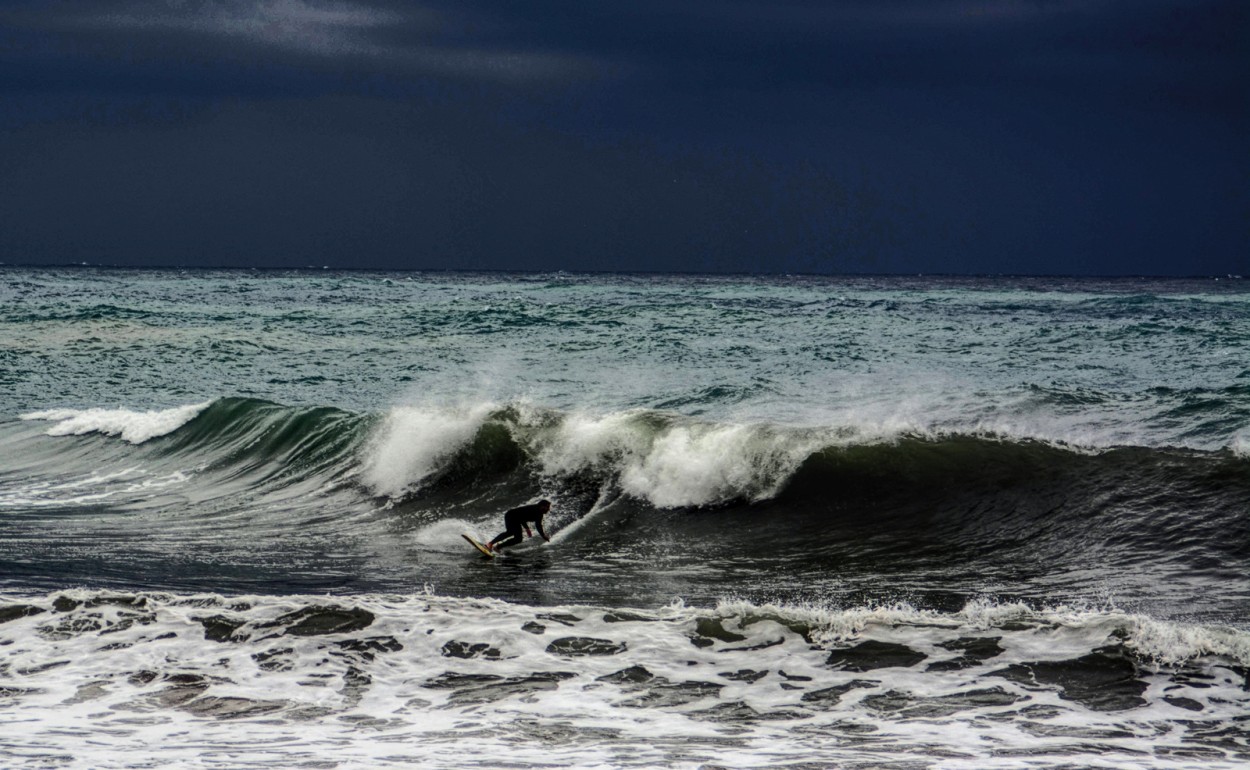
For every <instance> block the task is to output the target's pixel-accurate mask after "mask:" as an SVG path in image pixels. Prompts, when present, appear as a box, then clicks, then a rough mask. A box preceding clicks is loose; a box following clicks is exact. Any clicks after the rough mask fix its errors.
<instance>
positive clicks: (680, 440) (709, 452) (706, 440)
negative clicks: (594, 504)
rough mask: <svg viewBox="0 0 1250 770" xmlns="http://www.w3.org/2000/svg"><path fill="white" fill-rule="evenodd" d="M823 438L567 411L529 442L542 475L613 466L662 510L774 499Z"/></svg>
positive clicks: (624, 484)
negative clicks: (736, 501)
mask: <svg viewBox="0 0 1250 770" xmlns="http://www.w3.org/2000/svg"><path fill="white" fill-rule="evenodd" d="M651 421H654V423H658V424H653V423H652V422H651ZM826 440H827V439H826V437H820V438H817V437H816V435H815V434H814V433H813V432H811V431H803V430H800V429H777V428H773V427H770V426H766V425H761V424H742V423H727V424H715V423H702V422H695V421H690V420H684V419H681V418H677V417H674V416H670V417H668V418H664V419H657V416H656V415H654V414H650V415H649V414H648V413H646V412H642V411H630V412H614V413H609V414H606V415H601V416H593V415H587V414H582V413H574V414H570V415H567V416H566V417H565V418H564V419H562V420H560V421H559V422H558V424H557V425H556V426H555V427H554V428H551V429H547V430H541V429H540V430H539V431H538V432H537V435H535V436H534V437H533V438H532V439H531V441H532V443H533V445H534V451H535V455H536V459H537V461H538V463H539V466H540V467H541V468H542V471H543V473H544V474H546V475H550V476H558V475H566V474H570V473H575V472H577V471H580V470H584V469H590V468H597V469H600V470H603V471H612V472H614V473H615V475H616V476H617V480H618V482H619V483H620V485H621V489H622V490H624V491H625V492H626V493H628V494H630V495H633V496H634V497H637V498H640V499H643V500H647V501H648V502H650V503H651V504H652V505H655V506H657V507H660V508H676V507H683V506H697V505H709V504H713V503H718V502H724V501H727V500H731V499H734V498H738V497H747V498H750V499H754V500H759V499H765V498H768V497H771V496H772V495H774V494H776V491H777V489H778V488H779V487H780V486H781V484H783V483H784V482H785V480H786V479H787V478H788V477H789V476H790V475H791V474H792V473H793V472H794V471H795V470H796V469H797V468H798V466H799V464H800V463H802V462H803V460H804V459H805V458H806V457H807V456H808V455H809V454H810V453H811V452H813V451H815V450H816V449H818V448H819V447H820V446H821V445H822V444H823V443H824V442H825V441H826Z"/></svg>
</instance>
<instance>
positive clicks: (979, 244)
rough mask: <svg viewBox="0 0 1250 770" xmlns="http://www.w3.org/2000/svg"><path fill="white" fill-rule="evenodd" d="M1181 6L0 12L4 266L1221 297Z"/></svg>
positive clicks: (1191, 29) (1230, 223) (1235, 210)
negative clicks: (882, 279)
mask: <svg viewBox="0 0 1250 770" xmlns="http://www.w3.org/2000/svg"><path fill="white" fill-rule="evenodd" d="M1248 24H1250V14H1248V13H1247V10H1246V9H1245V6H1244V4H1242V3H1239V2H1216V1H1204V0H1197V1H1192V0H1187V1H1185V2H1181V1H1180V0H1135V1H1134V2H1118V1H1116V0H1103V1H1099V0H1087V1H1086V2H1068V1H1066V0H1053V1H1051V2H1041V1H1037V2H1028V1H1026V0H1000V1H998V2H975V1H969V0H927V1H924V2H922V1H920V0H875V1H874V2H861V1H859V0H851V1H847V2H822V3H805V2H788V3H786V2H782V3H749V2H719V3H712V2H686V3H674V2H671V0H670V1H668V2H646V1H644V2H633V3H624V4H617V5H609V4H604V3H586V2H570V1H567V0H534V1H533V2H527V3H514V2H496V3H492V2H427V3H410V2H385V1H381V0H379V1H373V2H361V1H348V0H337V1H329V0H326V1H319V0H268V1H263V0H250V1H245V0H219V1H217V2H210V1H208V0H197V1H191V0H186V1H181V2H180V1H178V0H168V1H167V2H100V1H99V0H95V1H94V2H85V1H78V0H68V1H63V2H7V3H0V99H3V104H2V105H0V131H3V134H2V135H0V140H2V141H3V145H2V146H0V175H3V176H4V177H5V178H6V179H7V180H8V183H7V184H5V185H4V186H3V188H0V218H2V219H0V226H2V227H3V230H0V259H3V260H5V261H9V262H23V261H37V262H57V261H70V260H74V261H82V260H87V261H92V262H128V263H139V264H253V263H256V264H294V265H299V264H327V263H328V264H335V265H340V266H378V267H453V268H454V267H473V268H509V267H515V268H536V269H552V268H565V269H573V268H579V267H584V268H592V269H675V270H681V269H700V270H704V269H711V270H768V271H779V270H781V271H784V270H816V271H839V270H885V271H893V270H904V271H926V272H932V271H945V272H1086V273H1089V272H1115V273H1123V272H1131V273H1157V272H1163V273H1204V272H1231V271H1236V272H1245V271H1246V269H1247V268H1246V265H1245V263H1246V261H1247V258H1246V254H1247V253H1248V251H1250V234H1248V233H1247V227H1246V224H1245V223H1246V217H1247V212H1248V211H1250V201H1248V197H1250V193H1248V192H1247V188H1248V187H1250V184H1248V183H1247V161H1246V158H1247V157H1250V152H1248V151H1250V142H1248V141H1247V128H1248V123H1247V109H1248V104H1247V102H1248V100H1247V93H1246V86H1245V84H1244V75H1243V74H1242V73H1244V71H1246V65H1247V64H1250V54H1248V51H1247V47H1248V44H1247V38H1248V34H1250V32H1248V29H1247V26H1248Z"/></svg>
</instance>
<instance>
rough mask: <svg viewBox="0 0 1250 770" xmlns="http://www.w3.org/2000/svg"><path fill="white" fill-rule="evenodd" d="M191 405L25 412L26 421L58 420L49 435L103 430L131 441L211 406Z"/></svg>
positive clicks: (169, 428) (170, 429) (175, 425)
mask: <svg viewBox="0 0 1250 770" xmlns="http://www.w3.org/2000/svg"><path fill="white" fill-rule="evenodd" d="M211 404H212V402H211V401H205V402H204V403H202V404H190V405H187V406H179V407H174V408H173V409H154V410H149V411H144V412H140V411H134V410H130V409H47V410H44V411H40V412H30V413H28V414H23V415H22V416H21V419H23V420H49V421H51V422H55V423H57V424H56V425H53V426H52V427H51V428H48V430H47V431H45V433H46V434H47V435H49V436H81V435H84V434H87V433H103V434H104V435H106V436H119V437H120V438H121V439H122V440H123V441H129V442H130V443H131V444H142V443H143V442H145V441H147V440H149V439H153V438H156V437H158V436H164V435H167V434H170V433H173V432H174V431H176V430H178V429H179V428H181V427H182V426H183V425H186V424H187V423H188V422H190V421H191V420H193V419H195V418H196V417H197V416H198V415H199V414H200V412H203V411H204V410H205V409H207V408H208V407H209V405H211Z"/></svg>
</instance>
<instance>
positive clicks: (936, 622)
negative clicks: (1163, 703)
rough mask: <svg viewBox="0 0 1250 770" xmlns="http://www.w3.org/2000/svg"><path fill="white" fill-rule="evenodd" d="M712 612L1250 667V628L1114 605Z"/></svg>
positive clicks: (733, 605)
mask: <svg viewBox="0 0 1250 770" xmlns="http://www.w3.org/2000/svg"><path fill="white" fill-rule="evenodd" d="M709 614H711V615H713V616H716V617H721V618H734V619H737V620H738V622H739V623H740V624H750V623H752V622H756V621H758V620H760V619H765V618H773V619H776V620H778V621H780V622H781V623H782V625H786V626H789V627H800V628H803V629H805V630H806V631H807V635H808V638H810V639H811V640H812V641H813V642H815V643H816V644H819V645H821V646H823V647H835V646H839V645H843V644H845V643H847V642H849V641H853V640H858V639H860V638H861V637H863V636H864V635H865V634H871V633H872V632H873V630H874V629H905V628H909V629H923V628H932V629H941V628H945V629H949V630H958V631H959V632H960V633H971V632H991V631H996V630H997V631H1002V630H1004V629H1019V628H1035V629H1050V631H1049V634H1050V635H1051V636H1052V637H1053V641H1055V642H1057V641H1058V640H1060V639H1067V640H1068V642H1069V643H1072V642H1079V643H1080V644H1088V645H1090V646H1091V647H1092V646H1097V645H1098V644H1099V643H1102V642H1104V641H1106V640H1109V639H1119V640H1122V642H1123V644H1124V645H1125V646H1126V647H1127V648H1128V649H1130V650H1132V651H1133V652H1134V653H1136V654H1137V655H1138V656H1140V657H1141V658H1142V659H1143V660H1148V661H1151V662H1153V663H1154V664H1156V665H1159V666H1168V667H1177V666H1183V665H1184V664H1187V663H1192V662H1193V661H1196V660H1201V659H1204V658H1214V659H1222V660H1226V661H1229V662H1231V663H1233V664H1236V665H1239V666H1248V665H1250V633H1248V632H1246V631H1244V630H1236V629H1233V628H1228V627H1224V626H1213V625H1196V624H1190V623H1180V622H1175V621H1169V620H1159V619H1156V618H1152V617H1149V616H1147V615H1140V614H1134V613H1129V612H1123V611H1120V610H1117V609H1115V608H1113V607H1107V608H1084V607H1072V606H1067V605H1057V606H1053V607H1042V608H1036V607H1031V606H1029V605H1028V604H1025V603H1024V602H997V601H993V600H989V599H973V600H971V601H969V602H967V603H966V604H965V605H964V606H963V608H962V609H960V610H959V611H957V612H946V611H941V610H933V609H917V608H916V607H913V606H912V605H911V604H909V603H907V602H893V603H883V604H871V603H870V604H864V605H859V606H855V607H848V608H843V609H830V608H828V607H824V606H819V605H792V604H781V605H777V604H755V603H752V602H749V601H745V600H723V601H721V602H719V603H718V604H717V606H716V608H715V610H713V611H710V612H709Z"/></svg>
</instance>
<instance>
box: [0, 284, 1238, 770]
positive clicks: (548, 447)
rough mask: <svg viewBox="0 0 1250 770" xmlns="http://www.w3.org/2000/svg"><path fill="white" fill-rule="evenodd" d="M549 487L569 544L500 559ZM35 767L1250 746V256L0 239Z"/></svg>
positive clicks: (26, 722) (8, 509) (15, 576)
mask: <svg viewBox="0 0 1250 770" xmlns="http://www.w3.org/2000/svg"><path fill="white" fill-rule="evenodd" d="M539 497H546V498H549V499H551V500H552V501H553V503H554V507H553V510H552V512H551V514H550V515H549V517H548V522H547V527H548V530H549V531H551V532H552V533H553V537H552V541H551V542H550V543H542V542H541V541H533V540H531V541H527V543H526V544H524V545H522V546H518V547H517V548H515V549H514V550H513V551H512V552H511V553H510V554H509V555H507V556H505V557H501V558H498V559H494V560H488V559H484V558H482V557H481V556H480V555H478V554H477V553H476V552H475V551H473V550H472V549H471V548H470V547H469V546H468V545H467V544H466V543H465V542H464V541H463V540H462V539H461V537H460V535H461V534H462V533H466V532H467V533H471V534H475V535H477V536H479V537H484V538H489V537H491V536H493V535H494V534H496V533H497V532H498V531H499V530H500V529H501V528H502V516H501V513H502V511H503V510H505V509H507V508H509V507H512V506H515V505H519V504H522V503H525V502H529V501H532V500H534V499H537V498H539ZM0 724H2V725H4V729H3V730H0V766H3V767H14V768H16V767H40V768H45V767H67V768H139V767H143V768H151V767H231V768H245V767H264V768H272V767H283V768H300V767H307V768H378V767H474V766H477V767H586V768H591V767H604V768H607V767H655V766H665V767H678V768H707V769H708V770H713V768H752V767H804V768H809V767H838V768H900V769H901V768H908V769H911V768H985V767H1002V768H1072V767H1082V768H1084V767H1103V768H1239V767H1245V766H1247V765H1250V283H1247V282H1246V281H1244V280H1240V279H1236V278H1231V277H1224V278H1222V279H1215V278H1210V279H1192V280H1145V279H1120V280H1092V279H1081V280H1076V279H1010V278H967V279H958V278H927V277H915V278H903V277H893V278H811V277H770V278H752V277H741V276H738V277H714V278H713V277H690V276H686V277H683V276H645V275H565V274H542V275H535V274H455V273H453V274H420V273H363V272H362V273H357V272H351V273H340V272H330V271H311V270H310V271H296V272H266V271H175V270H168V271H127V270H104V269H65V270H46V269H20V268H3V269H0Z"/></svg>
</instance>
